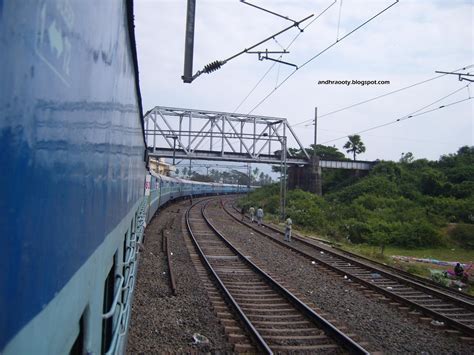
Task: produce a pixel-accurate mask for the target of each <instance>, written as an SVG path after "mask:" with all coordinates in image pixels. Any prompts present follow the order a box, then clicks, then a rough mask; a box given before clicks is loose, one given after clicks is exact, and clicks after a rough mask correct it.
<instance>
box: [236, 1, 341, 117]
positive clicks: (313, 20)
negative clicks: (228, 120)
mask: <svg viewBox="0 0 474 355" xmlns="http://www.w3.org/2000/svg"><path fill="white" fill-rule="evenodd" d="M336 2H337V0H334V1H333V2H332V3H331V4H330V5H329V6H328V7H326V8H325V9H324V10H323V11H321V12H320V13H319V15H318V16H316V17H315V18H313V19H312V20H311V21H310V22H309V23H308V24H307V25H306V26H304V27H303V29H302V31H299V32H298V34H297V35H296V36H295V37H294V38H293V39H292V40H291V41H290V43H289V44H288V45H287V46H286V48H283V47H282V48H283V49H284V50H288V48H290V47H291V45H292V44H293V43H294V42H295V41H296V39H297V38H298V37H299V36H300V35H301V34H302V33H303V31H304V30H305V29H306V28H308V27H309V26H311V25H312V24H313V23H314V22H315V21H316V20H317V19H318V18H320V17H321V16H322V15H323V14H324V13H325V12H326V11H328V10H329V9H330V8H331V7H332V6H333V5H334V4H335V3H336ZM274 39H275V38H274ZM275 41H276V39H275ZM277 43H278V41H277ZM278 44H279V45H280V43H278ZM280 46H281V45H280ZM282 57H283V55H280V57H279V59H281V58H282ZM276 64H277V63H276V62H274V63H273V64H272V65H271V66H270V68H268V70H267V71H266V72H265V74H263V76H262V77H261V78H260V80H259V81H258V82H257V84H255V86H254V87H253V88H252V89H251V90H250V92H249V93H248V94H247V96H245V98H244V99H243V100H242V101H241V102H240V103H239V104H238V105H237V107H236V108H235V109H234V113H235V112H236V111H237V110H238V109H239V108H240V106H242V105H243V103H244V102H245V101H247V99H248V98H249V97H250V95H252V93H253V92H254V91H255V89H257V87H258V86H259V85H260V83H261V82H262V81H263V79H265V77H266V76H267V75H268V73H269V72H270V71H271V70H272V69H273V67H274V66H275V65H276Z"/></svg>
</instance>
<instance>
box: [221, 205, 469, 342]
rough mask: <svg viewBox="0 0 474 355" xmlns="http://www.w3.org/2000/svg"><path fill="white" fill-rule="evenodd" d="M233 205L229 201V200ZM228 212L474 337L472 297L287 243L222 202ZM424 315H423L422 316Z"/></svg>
mask: <svg viewBox="0 0 474 355" xmlns="http://www.w3.org/2000/svg"><path fill="white" fill-rule="evenodd" d="M227 202H229V201H227ZM222 205H223V207H224V211H225V212H226V213H227V214H228V215H229V216H231V217H232V218H233V219H234V220H235V221H237V222H238V223H241V224H244V225H246V226H247V227H249V228H251V229H253V230H254V231H256V232H257V233H259V234H260V235H263V236H265V237H267V238H270V239H271V240H272V241H274V242H276V243H279V244H280V245H283V246H285V247H287V248H290V249H291V250H293V251H294V252H296V253H298V254H300V255H302V256H304V257H306V258H308V259H310V260H312V261H314V262H317V263H319V264H320V265H322V266H324V267H326V268H328V269H330V270H332V271H335V272H337V273H339V274H341V275H343V276H344V277H346V278H349V279H351V280H353V281H356V282H358V283H359V284H361V285H363V286H365V287H367V288H369V289H371V290H374V291H376V292H378V293H379V294H382V295H383V296H385V297H387V298H389V299H392V300H395V301H396V302H398V303H401V304H403V305H405V306H406V307H408V309H411V310H412V312H411V313H412V314H414V315H418V314H419V315H425V316H429V317H431V318H433V320H436V321H437V322H442V323H436V324H439V325H448V326H450V327H452V328H454V329H456V330H457V331H459V332H462V333H463V334H465V335H467V336H468V337H469V338H466V339H465V340H467V341H472V340H474V339H472V337H474V304H473V302H472V297H470V296H469V295H466V296H464V295H459V294H457V293H452V292H447V291H446V290H444V289H440V288H437V287H434V286H433V285H427V284H426V283H422V282H419V281H418V280H416V279H411V278H408V277H406V275H401V276H400V275H398V274H397V273H396V272H395V271H392V270H387V269H385V268H381V267H376V266H374V265H371V264H368V263H367V262H366V260H363V261H361V260H357V259H356V258H355V257H354V256H347V255H343V253H341V252H338V251H333V250H331V249H330V248H328V247H321V246H320V245H318V244H316V242H315V241H312V240H310V239H309V238H304V237H301V236H293V237H292V239H293V241H292V242H291V243H287V242H284V241H283V237H282V235H283V234H284V233H283V232H282V231H281V230H279V229H278V228H275V227H272V226H269V225H265V228H261V227H257V226H256V224H251V223H250V222H246V221H241V216H240V214H238V213H237V211H236V210H235V209H230V208H229V206H228V203H225V202H222ZM420 312H421V313H420Z"/></svg>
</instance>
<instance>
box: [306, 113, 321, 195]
mask: <svg viewBox="0 0 474 355" xmlns="http://www.w3.org/2000/svg"><path fill="white" fill-rule="evenodd" d="M317 144H318V108H317V107H315V108H314V152H313V156H312V157H311V170H312V175H313V178H314V180H315V181H314V185H313V186H310V189H309V190H310V191H313V190H314V192H315V193H316V194H317V195H319V196H321V195H322V193H323V191H322V181H321V180H322V177H321V175H322V172H321V166H320V165H319V156H318V155H317V153H316V145H317Z"/></svg>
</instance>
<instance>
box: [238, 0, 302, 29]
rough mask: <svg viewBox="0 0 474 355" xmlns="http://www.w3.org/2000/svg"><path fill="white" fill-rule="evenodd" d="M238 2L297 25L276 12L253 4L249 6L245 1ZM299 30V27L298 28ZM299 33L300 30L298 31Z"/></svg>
mask: <svg viewBox="0 0 474 355" xmlns="http://www.w3.org/2000/svg"><path fill="white" fill-rule="evenodd" d="M240 2H242V3H244V4H245V5H249V6H252V7H255V8H256V9H259V10H262V11H265V12H268V13H269V14H272V15H275V16H278V17H281V18H282V19H285V20H288V21H291V22H293V23H297V21H295V20H293V19H291V18H289V17H288V16H283V15H280V14H278V13H276V12H273V11H270V10H267V9H264V8H263V7H260V6H257V5H254V4H251V3H249V2H247V1H245V0H240ZM298 28H299V27H298ZM300 31H301V29H300Z"/></svg>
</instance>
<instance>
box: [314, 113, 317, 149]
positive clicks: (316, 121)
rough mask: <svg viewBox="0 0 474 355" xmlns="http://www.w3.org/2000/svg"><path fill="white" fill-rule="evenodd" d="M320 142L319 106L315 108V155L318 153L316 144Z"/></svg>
mask: <svg viewBox="0 0 474 355" xmlns="http://www.w3.org/2000/svg"><path fill="white" fill-rule="evenodd" d="M317 143H318V108H317V107H315V108H314V155H316V144H317Z"/></svg>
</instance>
